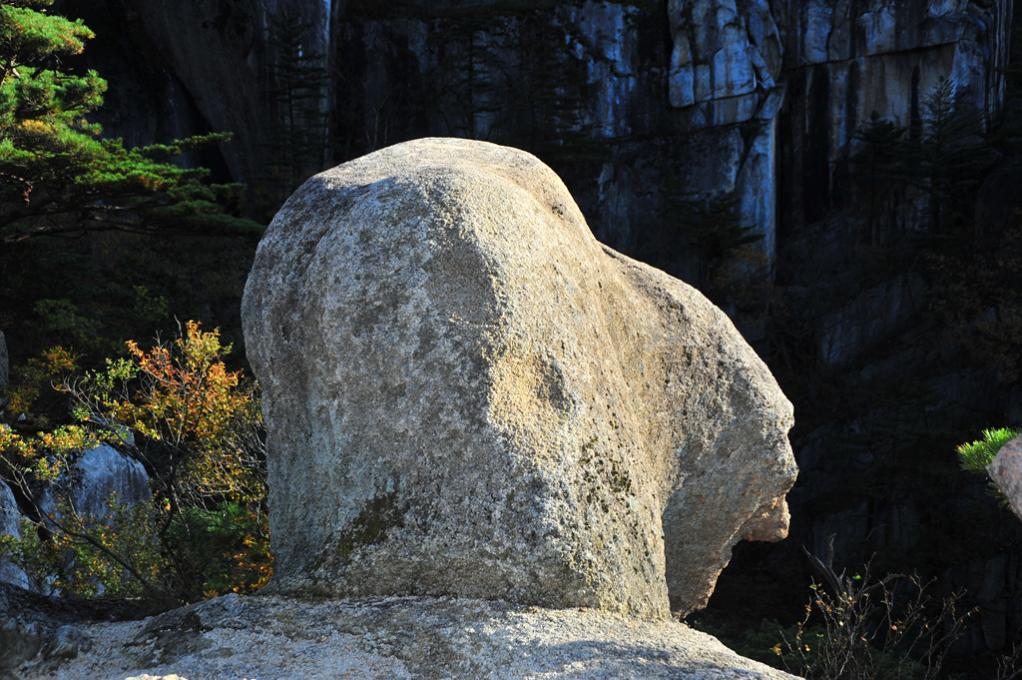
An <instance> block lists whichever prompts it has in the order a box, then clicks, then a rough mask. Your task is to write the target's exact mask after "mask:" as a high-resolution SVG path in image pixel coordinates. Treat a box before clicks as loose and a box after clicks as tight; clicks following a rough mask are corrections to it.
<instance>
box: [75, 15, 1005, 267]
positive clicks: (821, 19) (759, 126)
mask: <svg viewBox="0 0 1022 680" xmlns="http://www.w3.org/2000/svg"><path fill="white" fill-rule="evenodd" d="M107 1H108V3H109V4H110V5H111V7H114V6H118V7H119V4H118V3H117V2H116V0H107ZM66 3H67V4H69V5H70V7H69V11H75V10H79V12H80V13H83V14H84V15H85V17H86V18H87V19H89V18H90V14H91V15H92V16H94V17H96V18H97V20H100V21H101V20H102V19H101V17H102V15H103V10H102V9H101V8H97V7H95V6H91V7H86V6H82V5H75V4H74V3H73V2H71V0H66ZM93 5H94V4H93ZM281 11H283V10H282V8H281V7H278V3H276V2H275V1H274V0H241V1H239V2H231V3H228V2H218V3H184V4H182V3H167V2H161V1H159V0H146V2H143V3H141V4H139V3H134V4H133V5H132V7H131V8H129V9H128V10H127V12H126V16H125V21H126V22H128V24H129V26H130V27H131V29H132V30H131V31H129V32H128V35H135V36H136V39H137V40H139V41H144V42H145V44H146V46H147V47H151V48H155V54H156V56H155V57H154V59H153V63H152V64H151V65H150V66H151V68H150V71H151V72H152V73H157V72H159V73H162V74H163V76H162V78H153V79H152V80H153V82H155V83H162V84H160V85H159V86H158V87H157V88H156V91H153V92H150V93H148V95H146V94H142V95H141V96H133V97H124V96H120V95H119V89H125V88H134V90H135V93H136V94H138V92H139V90H140V89H141V90H144V89H145V88H144V87H143V88H139V87H138V83H137V82H136V83H134V84H129V83H126V82H123V81H122V82H120V83H116V82H115V85H116V87H115V88H114V92H113V96H114V97H115V98H117V99H118V101H120V102H121V103H123V104H126V105H127V104H130V101H138V100H140V99H141V100H143V101H144V100H146V99H148V100H150V101H149V103H150V104H152V106H153V107H154V108H153V110H154V111H159V110H166V109H167V106H168V105H169V106H170V107H171V108H172V109H173V110H174V111H177V112H178V113H177V114H176V117H177V119H178V120H179V129H178V130H177V131H178V132H187V131H189V130H188V129H187V128H189V127H191V128H196V129H226V130H232V131H234V132H235V133H236V139H235V141H234V142H233V143H231V144H230V145H227V146H225V147H224V149H223V153H224V159H225V163H226V167H227V168H228V169H229V171H230V174H231V175H232V176H234V177H236V178H238V179H242V180H247V181H253V180H258V178H259V177H260V173H261V169H262V168H263V167H264V166H265V165H266V163H267V162H268V160H269V159H268V158H267V157H266V154H267V149H266V146H265V144H264V143H262V142H263V139H262V138H263V137H264V135H265V133H266V130H267V129H268V126H269V125H271V124H272V121H271V120H270V114H269V113H268V111H267V110H266V106H265V101H264V99H261V97H262V96H264V95H265V91H264V88H265V78H266V75H267V68H268V66H269V61H270V60H271V59H272V50H270V49H267V42H268V37H267V31H268V30H269V29H268V26H269V23H270V17H272V16H274V15H276V14H279V13H281ZM287 11H288V12H290V13H293V14H296V15H299V16H301V17H303V18H304V19H305V20H306V21H307V22H308V36H307V41H308V47H309V49H310V50H314V51H317V52H319V51H322V52H323V53H324V54H325V55H326V57H327V61H328V63H329V68H330V70H329V75H330V79H331V85H330V87H329V88H327V96H328V97H329V104H330V109H331V111H332V114H333V115H332V118H333V128H334V134H333V136H332V137H333V140H334V144H333V149H332V151H333V156H334V157H336V158H338V159H340V160H344V159H347V158H352V157H355V156H358V155H362V154H364V153H367V152H369V151H372V150H373V149H376V148H380V147H382V146H386V145H388V144H392V143H395V142H399V141H403V140H406V139H410V138H415V137H423V136H432V135H437V136H458V137H471V138H477V139H485V140H490V141H496V142H500V143H505V144H509V145H513V146H517V147H519V148H524V149H526V150H529V151H532V152H534V153H536V154H537V155H539V156H540V157H541V158H543V159H544V160H546V161H547V162H548V163H550V164H551V165H552V166H553V167H554V169H555V170H557V171H558V173H559V174H561V175H562V176H563V177H565V179H566V181H567V182H568V184H569V187H570V188H571V189H572V191H573V193H574V194H575V195H576V197H578V200H579V203H580V205H581V207H582V209H583V211H584V212H585V214H586V215H587V216H589V217H590V220H591V222H592V223H593V227H594V230H595V231H596V233H597V235H598V236H599V237H600V238H601V240H603V241H605V242H607V243H608V244H610V245H612V246H614V247H616V248H619V249H622V250H624V251H626V252H630V253H638V254H641V255H643V256H644V257H645V258H646V259H648V260H652V261H654V262H655V263H656V264H658V265H660V266H663V267H665V268H667V269H668V270H670V271H672V272H674V273H679V274H684V275H688V278H693V277H694V276H695V273H696V272H697V270H698V267H697V262H696V259H697V256H695V255H694V254H693V253H691V252H683V250H684V249H683V246H682V242H681V241H680V239H679V234H677V233H676V231H677V230H676V229H675V228H674V227H673V226H672V224H671V219H672V217H671V211H672V206H673V205H675V203H676V202H677V201H678V200H692V199H700V198H705V197H707V196H713V195H720V194H732V195H734V197H735V198H736V200H737V205H738V209H739V214H740V220H741V223H742V224H743V225H744V226H747V227H751V228H753V229H754V230H755V231H756V232H758V233H759V234H761V235H762V237H763V238H762V241H761V242H760V245H759V248H760V250H761V251H762V253H763V254H764V255H765V256H766V257H767V261H768V263H773V260H774V255H775V253H776V250H777V239H778V223H779V222H780V224H782V225H783V227H782V228H783V229H790V228H792V227H794V226H797V225H799V224H803V223H810V222H813V221H816V220H819V219H821V218H822V217H823V216H824V214H825V213H826V210H827V209H828V208H829V207H831V206H832V204H833V203H834V202H835V201H837V200H838V199H839V197H840V196H841V189H842V186H841V170H842V159H843V158H845V157H846V155H847V153H848V150H849V145H850V144H851V143H852V138H853V135H854V132H855V130H856V129H857V127H858V126H859V125H860V124H861V123H862V122H863V121H865V120H867V119H868V118H869V116H870V115H871V114H872V113H874V112H876V113H878V114H879V115H881V116H884V117H889V118H892V119H896V120H898V121H900V122H901V123H902V124H904V125H918V124H919V121H920V116H921V112H920V99H921V97H924V96H925V94H926V93H927V91H928V90H929V89H930V88H931V87H932V86H933V85H934V84H935V83H937V82H938V81H939V79H941V78H952V79H954V81H955V82H956V83H957V84H958V86H959V88H960V89H962V90H963V91H967V92H968V93H969V96H970V97H971V98H972V99H973V101H975V102H976V103H977V104H978V105H979V106H980V107H981V108H982V109H983V110H986V111H989V112H995V111H996V110H997V109H998V107H999V106H1000V105H1001V102H1002V99H1003V94H1004V85H1003V72H1002V69H1003V67H1004V65H1005V63H1006V60H1007V48H1008V36H1009V34H1010V23H1011V2H1010V1H1009V0H995V1H988V2H970V1H968V0H908V1H905V2H901V1H897V2H896V1H895V0H869V1H868V2H851V1H849V0H836V1H832V0H810V1H809V2H803V1H801V0H799V1H795V0H773V1H768V0H663V1H660V0H655V1H654V0H628V1H625V2H619V1H610V0H584V1H579V2H575V1H572V2H568V1H567V0H564V1H560V0H547V1H546V2H543V3H538V4H537V3H534V2H533V3H526V2H518V1H514V0H487V1H472V2H461V1H457V0H444V1H442V2H417V1H413V0H407V1H404V2H393V3H387V4H386V5H385V6H383V5H380V4H378V3H375V2H367V1H361V0H348V1H339V0H338V1H332V0H303V1H302V2H300V3H288V6H287ZM102 35H103V33H102V32H101V36H102ZM111 38H112V37H111V36H109V35H108V36H107V37H106V38H102V37H101V42H102V41H104V40H106V41H110V40H111ZM117 39H120V40H121V41H123V40H124V38H123V37H121V38H117ZM101 65H102V64H101ZM121 70H123V69H121ZM138 77H139V76H138V74H137V73H136V74H135V76H134V79H135V80H136V81H137V80H138ZM129 100H130V101H129ZM168 100H170V103H169V104H168ZM138 113H139V116H132V117H131V118H132V119H135V120H145V119H146V118H147V116H146V115H145V114H144V113H143V109H142V107H139V111H138ZM186 113H187V114H188V115H189V116H191V118H190V119H189V120H185V118H187V116H185V114H186ZM114 123H115V124H114V125H113V126H112V131H114V132H116V131H118V128H119V127H123V126H129V127H134V126H137V123H129V122H128V121H126V120H125V119H124V118H123V117H122V119H120V120H119V121H114ZM149 129H150V132H152V131H153V129H154V128H153V127H152V126H150V128H149ZM141 132H142V131H139V133H140V134H141Z"/></svg>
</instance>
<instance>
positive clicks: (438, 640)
mask: <svg viewBox="0 0 1022 680" xmlns="http://www.w3.org/2000/svg"><path fill="white" fill-rule="evenodd" d="M0 633H2V629H0ZM75 640H76V647H77V649H78V653H77V657H76V658H74V659H73V660H66V661H63V662H59V661H58V662H56V663H55V662H54V661H45V660H43V659H42V658H40V657H37V658H36V659H34V660H33V661H31V662H29V663H27V664H23V665H21V667H20V668H18V670H17V672H18V677H20V678H21V679H22V680H36V679H40V680H41V679H42V678H47V679H49V678H54V677H59V678H61V679H62V680H93V678H127V677H134V678H150V679H153V678H161V679H163V680H169V679H170V678H180V679H183V678H193V679H194V678H203V679H204V680H236V679H237V678H266V679H267V680H271V679H276V678H280V679H283V678H309V679H310V680H318V679H322V680H326V679H328V678H409V679H410V678H465V679H469V678H471V679H473V680H474V679H477V678H478V679H481V678H486V679H494V680H496V679H501V680H504V679H506V680H523V679H527V678H537V679H538V678H557V679H559V680H568V679H579V680H582V679H585V680H597V679H600V678H606V679H608V680H609V679H611V678H671V679H672V680H782V679H784V678H792V676H790V675H788V674H786V673H782V672H781V671H778V670H775V669H773V668H769V667H767V666H764V665H763V664H760V663H756V662H755V661H750V660H748V659H743V658H742V657H740V656H738V655H737V654H735V653H734V652H732V651H730V650H729V649H727V648H726V647H724V646H723V645H722V644H721V643H720V642H718V641H717V640H716V639H714V638H712V637H710V636H709V635H706V634H705V633H699V632H696V631H694V630H691V629H690V628H688V627H687V626H685V625H684V624H681V623H677V622H674V621H655V622H654V621H637V620H634V619H626V618H623V617H621V616H617V615H614V614H611V613H609V612H600V611H592V610H590V611H550V610H544V609H537V608H527V607H521V606H514V605H507V604H504V603H500V602H492V601H482V600H455V599H448V598H439V599H430V598H395V597H391V598H379V599H372V600H346V601H312V602H310V601H303V600H295V599H289V598H283V597H271V596H262V597H259V596H257V597H238V596H236V595H228V596H226V597H221V598H218V599H215V600H210V601H208V602H204V603H201V604H199V605H193V606H190V607H186V608H184V609H180V610H175V611H173V612H169V613H168V614H164V615H161V616H158V617H156V618H153V619H148V620H146V621H132V622H126V623H113V624H95V625H91V626H78V632H77V636H76V638H75Z"/></svg>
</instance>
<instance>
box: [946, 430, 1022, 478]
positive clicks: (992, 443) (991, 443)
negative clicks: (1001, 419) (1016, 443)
mask: <svg viewBox="0 0 1022 680" xmlns="http://www.w3.org/2000/svg"><path fill="white" fill-rule="evenodd" d="M1017 436H1019V431H1018V430H1012V429H1010V428H1007V427H999V428H995V429H989V430H983V438H982V439H977V440H976V441H972V442H967V443H965V444H962V445H960V446H959V447H958V448H956V449H955V452H956V453H957V454H958V462H959V463H960V464H961V466H962V469H963V470H967V471H968V472H976V473H979V474H984V475H985V474H986V472H987V468H988V467H989V466H990V463H992V462H993V460H994V457H995V456H997V452H998V451H1000V450H1001V447H1002V446H1004V445H1005V444H1007V443H1008V442H1009V441H1011V440H1012V439H1014V438H1015V437H1017Z"/></svg>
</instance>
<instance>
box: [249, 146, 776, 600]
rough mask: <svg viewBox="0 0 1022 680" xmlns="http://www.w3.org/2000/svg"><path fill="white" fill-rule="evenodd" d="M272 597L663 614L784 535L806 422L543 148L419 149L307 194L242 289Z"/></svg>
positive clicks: (703, 304) (317, 183)
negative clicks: (542, 156)
mask: <svg viewBox="0 0 1022 680" xmlns="http://www.w3.org/2000/svg"><path fill="white" fill-rule="evenodd" d="M242 319H243V321H244V328H245V340H246V349H247V352H248V357H249V359H250V360H251V363H252V367H253V370H254V371H255V373H256V375H257V376H258V378H259V381H260V383H261V385H262V387H263V396H264V398H263V406H264V409H265V414H266V423H267V428H268V433H269V437H268V455H267V460H268V468H269V489H270V526H271V535H272V537H273V551H274V554H275V555H276V558H277V567H276V576H275V579H274V583H273V588H274V589H275V591H276V592H277V593H279V594H290V595H309V594H316V595H323V596H336V597H359V598H361V597H369V596H389V595H419V596H454V597H464V598H483V599H489V598H498V599H502V600H506V601H509V602H515V603H518V604H527V605H538V606H544V607H551V608H571V607H594V608H599V609H606V610H609V611H616V612H620V613H629V614H633V615H636V616H642V617H646V618H666V617H667V616H668V614H669V601H670V606H671V607H672V608H673V609H674V610H675V611H676V612H681V613H683V614H684V613H686V612H689V611H692V610H693V609H695V608H698V607H700V606H702V605H703V604H705V602H706V600H707V598H708V597H709V595H710V593H711V592H712V591H713V586H714V583H715V581H716V579H717V575H718V574H719V573H720V571H721V569H723V567H724V565H726V564H727V561H728V559H729V558H730V555H731V547H732V546H733V545H734V544H735V543H736V542H738V541H740V540H743V539H748V540H778V539H780V538H783V537H784V536H785V535H786V533H787V529H788V512H787V506H786V505H785V502H784V496H785V494H786V493H787V492H788V490H789V489H790V488H791V485H792V483H793V482H794V480H795V474H796V468H795V461H794V458H793V457H792V453H791V447H790V446H789V444H788V439H787V433H788V430H789V429H790V428H791V425H792V407H791V404H790V403H789V402H788V400H787V399H786V398H785V397H784V395H783V394H782V393H781V390H780V388H779V387H778V386H777V383H776V381H775V380H774V378H773V376H772V375H771V374H770V371H769V370H768V369H767V367H766V366H765V365H764V364H763V362H762V361H761V360H760V359H759V357H758V356H756V353H755V352H754V351H753V350H752V348H751V347H749V345H748V344H747V343H746V342H745V341H744V339H743V338H742V336H741V335H740V334H739V332H738V331H737V330H736V329H735V327H734V325H733V324H732V323H731V321H730V320H729V319H728V317H727V316H726V315H725V314H724V313H723V312H722V311H721V310H719V309H718V308H717V307H715V306H714V305H713V304H712V303H711V302H710V301H709V300H707V299H706V298H705V297H704V296H703V295H701V294H700V293H699V292H698V291H697V290H695V289H694V288H692V287H691V286H688V285H686V284H684V283H683V282H681V281H679V280H677V279H674V278H672V277H670V276H668V275H667V274H665V273H663V272H661V271H658V270H656V269H653V268H651V267H647V266H645V265H643V264H641V263H638V262H635V261H633V260H631V259H629V258H627V257H624V256H623V255H620V254H619V253H616V252H614V251H612V250H610V249H608V248H605V247H603V246H601V244H600V243H599V242H597V240H596V239H595V238H594V237H593V234H592V232H591V231H590V230H589V227H588V226H587V225H586V221H585V218H584V217H583V216H582V213H581V212H580V211H579V209H578V206H576V205H575V201H574V200H573V199H572V197H571V195H570V194H569V192H568V190H567V189H566V188H565V186H564V184H563V183H562V182H561V180H560V179H559V178H558V177H557V175H556V174H555V173H554V172H553V171H552V170H551V169H550V168H548V167H547V166H546V165H544V164H543V163H542V162H540V161H539V160H538V159H537V158H535V157H534V156H532V155H530V154H528V153H525V152H523V151H519V150H517V149H511V148H507V147H502V146H497V145H494V144H488V143H485V142H476V141H468V140H461V139H421V140H416V141H412V142H406V143H403V144H398V145H396V146H392V147H389V148H387V149H383V150H381V151H377V152H375V153H372V154H370V155H368V156H365V157H363V158H359V159H356V160H354V161H351V162H349V163H345V164H344V165H341V166H339V167H337V168H334V169H333V170H329V171H327V172H324V173H322V174H320V175H317V176H316V177H314V178H312V179H311V180H309V181H308V182H306V183H305V184H304V185H303V186H302V188H300V189H299V190H298V191H297V192H296V193H295V194H294V196H292V197H291V198H290V199H289V200H288V201H287V203H286V204H285V205H284V207H283V208H281V210H280V212H279V213H278V214H277V216H276V217H275V218H274V220H273V223H272V224H271V225H270V227H269V228H268V230H267V232H266V235H265V237H264V238H263V240H262V242H261V243H260V244H259V249H258V252H257V254H256V258H255V263H254V265H253V268H252V272H251V274H250V276H249V279H248V283H247V285H246V288H245V296H244V301H243V304H242Z"/></svg>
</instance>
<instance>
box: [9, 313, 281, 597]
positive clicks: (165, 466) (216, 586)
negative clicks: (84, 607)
mask: <svg viewBox="0 0 1022 680" xmlns="http://www.w3.org/2000/svg"><path fill="white" fill-rule="evenodd" d="M126 348H127V353H126V355H125V356H123V357H121V358H117V359H108V360H107V361H106V363H105V366H104V368H103V369H102V370H98V371H91V372H85V373H78V374H73V373H72V374H70V375H67V376H66V377H65V378H64V379H63V380H62V381H61V382H59V383H57V384H55V385H54V387H55V389H56V390H57V392H58V393H60V394H61V395H63V396H64V397H65V398H69V399H70V402H71V414H72V420H73V422H71V423H70V424H67V425H63V426H61V427H56V428H53V429H51V430H48V431H41V432H37V433H35V434H25V433H22V432H18V431H16V430H15V429H13V428H11V427H10V426H8V425H0V464H2V465H0V476H3V477H4V478H5V479H6V481H8V482H9V483H11V484H12V485H13V486H14V487H15V488H16V489H17V490H18V491H19V493H20V494H21V496H22V498H28V499H35V498H38V497H39V496H40V493H41V490H42V489H44V488H48V489H50V490H51V492H52V494H53V496H54V497H55V503H54V504H53V507H51V508H43V507H41V506H40V504H39V503H37V502H33V505H34V507H33V512H32V513H31V515H32V516H31V521H30V523H29V526H26V527H25V528H24V529H25V530H24V531H23V532H22V539H21V540H20V541H14V540H8V541H7V543H6V550H7V551H8V552H9V553H11V554H12V556H13V557H14V559H15V561H16V562H19V563H21V565H22V566H23V567H24V568H25V569H26V570H27V571H28V572H29V573H30V574H31V575H33V576H34V577H36V578H37V580H38V579H44V578H47V579H48V582H49V584H50V586H51V587H52V588H54V589H56V590H60V591H61V592H65V593H70V594H75V595H79V596H87V597H88V596H97V595H105V596H130V595H145V596H147V597H148V598H150V599H158V600H161V601H168V602H174V601H189V600H195V599H199V598H201V597H206V596H212V595H217V594H221V593H223V592H231V591H234V592H248V591H251V590H254V589H256V588H258V587H260V586H261V585H263V584H264V583H265V582H266V581H267V579H268V578H269V576H270V574H271V570H272V558H271V556H270V553H269V543H268V535H267V524H266V513H265V498H266V489H265V481H264V480H265V473H264V448H263V428H262V416H261V412H260V407H259V400H258V394H257V388H256V385H255V383H254V382H253V381H251V380H249V379H247V378H246V376H245V375H244V373H243V372H242V371H241V370H231V369H229V368H228V366H227V364H226V359H227V357H228V355H229V354H230V353H231V349H232V348H231V346H230V345H229V344H228V345H225V344H223V343H222V342H221V338H220V333H219V331H218V330H213V331H205V330H203V329H202V327H201V326H200V324H198V323H196V322H188V323H187V324H185V325H184V327H182V328H180V329H179V333H178V336H177V337H176V338H175V339H174V340H173V341H172V342H169V343H165V342H161V341H159V340H158V341H157V342H156V343H155V344H154V345H153V346H152V347H150V348H148V349H146V348H143V347H142V346H141V345H139V344H138V343H137V342H135V341H129V342H128V343H126ZM55 356H56V357H57V358H61V357H62V356H63V355H61V354H57V355H55ZM58 363H59V362H58ZM64 365H65V366H66V365H67V364H64ZM99 443H106V444H110V445H112V446H114V447H115V448H117V449H118V450H119V451H121V452H123V453H124V454H125V455H127V456H129V457H131V458H133V459H135V460H136V461H138V462H140V463H141V464H142V465H143V466H144V467H145V469H146V471H147V473H148V475H149V479H150V487H151V492H152V500H151V502H150V503H142V504H140V505H136V506H134V507H128V506H126V505H124V504H122V503H120V502H119V499H117V498H111V499H110V506H109V507H110V511H109V513H107V514H106V515H105V516H104V517H100V518H96V517H89V516H86V515H85V514H84V513H82V512H80V509H79V508H76V507H75V506H74V500H73V497H74V494H73V493H72V486H73V485H72V484H70V483H69V482H68V479H69V477H70V471H71V470H72V469H73V465H74V462H75V460H76V457H77V456H79V455H81V452H82V451H83V450H86V449H88V448H90V447H92V446H95V445H97V444H99Z"/></svg>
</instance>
